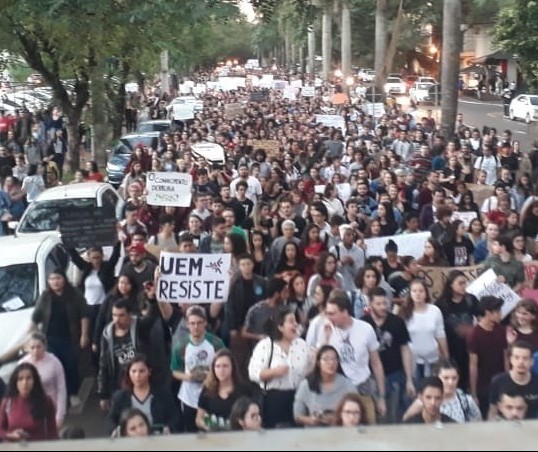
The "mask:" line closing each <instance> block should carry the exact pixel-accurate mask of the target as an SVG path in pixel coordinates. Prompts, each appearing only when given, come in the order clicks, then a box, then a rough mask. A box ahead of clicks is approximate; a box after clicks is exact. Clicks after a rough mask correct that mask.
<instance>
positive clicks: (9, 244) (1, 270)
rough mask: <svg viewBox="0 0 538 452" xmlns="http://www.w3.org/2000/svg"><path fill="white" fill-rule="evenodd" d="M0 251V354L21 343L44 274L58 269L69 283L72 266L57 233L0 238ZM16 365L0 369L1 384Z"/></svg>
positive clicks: (5, 365)
mask: <svg viewBox="0 0 538 452" xmlns="http://www.w3.org/2000/svg"><path fill="white" fill-rule="evenodd" d="M0 249H1V250H2V259H1V261H0V354H4V353H5V352H7V351H8V350H10V349H11V348H13V347H14V346H16V345H17V344H20V343H22V341H24V338H25V336H26V333H27V327H28V325H29V324H30V321H31V318H32V312H33V310H34V306H35V303H36V301H37V299H38V297H39V295H40V294H41V293H42V292H43V291H44V290H45V289H46V286H47V274H48V273H49V272H51V271H52V270H54V269H56V268H60V269H62V270H64V271H65V272H66V274H67V277H68V279H70V280H71V281H73V279H72V278H73V275H74V274H75V267H74V265H73V264H72V262H71V258H70V256H69V253H68V252H67V250H66V249H65V247H64V246H63V245H62V242H61V239H60V238H59V237H58V235H57V234H50V233H49V234H44V235H33V236H28V237H16V236H6V237H1V238H0ZM16 364H17V360H14V361H11V362H7V363H3V365H2V367H0V377H1V378H2V379H3V380H4V381H5V382H7V381H8V380H9V376H10V375H11V373H12V372H13V369H14V368H15V366H16Z"/></svg>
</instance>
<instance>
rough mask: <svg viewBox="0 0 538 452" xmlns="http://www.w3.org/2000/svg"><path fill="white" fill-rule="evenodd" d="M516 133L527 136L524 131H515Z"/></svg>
mask: <svg viewBox="0 0 538 452" xmlns="http://www.w3.org/2000/svg"><path fill="white" fill-rule="evenodd" d="M512 132H514V133H520V134H522V135H527V132H523V130H513V131H512Z"/></svg>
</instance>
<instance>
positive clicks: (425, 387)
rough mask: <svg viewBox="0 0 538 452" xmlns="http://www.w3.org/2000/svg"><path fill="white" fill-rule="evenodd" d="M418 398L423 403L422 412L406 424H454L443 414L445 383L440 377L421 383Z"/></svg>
mask: <svg viewBox="0 0 538 452" xmlns="http://www.w3.org/2000/svg"><path fill="white" fill-rule="evenodd" d="M418 398H419V399H420V401H421V402H422V412H421V413H420V414H417V415H415V416H413V417H410V418H409V419H407V420H406V421H405V423H406V424H433V423H436V422H454V420H453V419H452V418H449V417H448V416H447V415H446V414H443V413H441V404H442V403H443V382H442V381H441V379H440V378H439V377H426V378H424V379H423V380H422V381H421V382H420V383H419V390H418Z"/></svg>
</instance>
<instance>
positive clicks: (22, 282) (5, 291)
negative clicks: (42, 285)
mask: <svg viewBox="0 0 538 452" xmlns="http://www.w3.org/2000/svg"><path fill="white" fill-rule="evenodd" d="M37 275H38V271H37V265H36V264H35V263H28V264H18V265H8V266H7V267H0V312H7V311H18V310H19V309H23V308H27V307H29V306H33V305H34V303H35V300H36V298H37V295H38V294H37Z"/></svg>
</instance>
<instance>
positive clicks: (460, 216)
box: [450, 211, 477, 229]
mask: <svg viewBox="0 0 538 452" xmlns="http://www.w3.org/2000/svg"><path fill="white" fill-rule="evenodd" d="M476 217H477V215H476V212H458V211H456V212H454V213H453V214H452V216H451V217H450V221H456V220H461V221H463V224H464V225H465V227H466V228H467V229H469V225H470V224H471V221H473V220H474V219H475V218H476Z"/></svg>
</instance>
